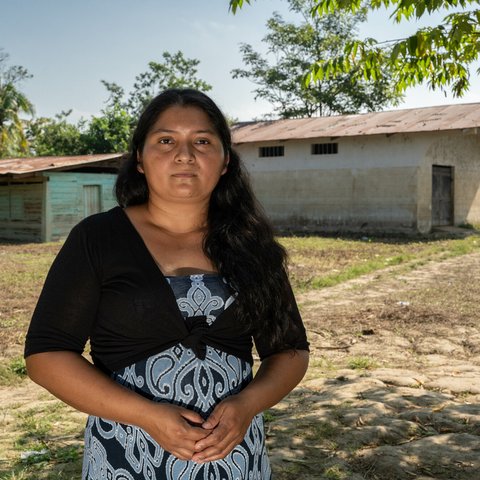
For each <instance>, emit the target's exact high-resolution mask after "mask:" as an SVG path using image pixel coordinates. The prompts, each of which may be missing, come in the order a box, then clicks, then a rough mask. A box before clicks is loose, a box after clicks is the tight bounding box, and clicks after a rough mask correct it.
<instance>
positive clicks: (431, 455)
mask: <svg viewBox="0 0 480 480" xmlns="http://www.w3.org/2000/svg"><path fill="white" fill-rule="evenodd" d="M479 298H480V254H478V253H475V254H470V255H465V256H461V257H456V258H453V259H449V260H445V261H442V262H434V263H428V264H426V265H424V266H421V267H419V268H415V269H412V270H409V269H408V267H405V266H403V267H402V268H397V267H395V268H392V269H388V270H386V271H382V272H380V273H376V274H373V275H369V276H364V277H361V278H359V279H356V280H352V281H350V282H347V283H343V284H341V285H339V286H336V287H332V288H327V289H324V290H320V291H310V292H307V293H305V294H303V295H300V296H299V297H298V300H299V303H300V305H301V310H302V313H303V317H304V320H305V322H306V325H307V329H308V331H309V335H310V341H311V347H312V358H311V367H310V369H309V372H308V374H307V378H306V379H305V380H304V381H303V382H302V384H301V386H300V387H299V388H298V389H297V390H296V391H295V392H294V393H293V394H291V395H290V396H289V397H288V398H287V399H286V400H284V401H283V402H282V403H281V404H280V405H279V406H278V407H276V408H275V409H273V410H272V411H271V412H270V415H268V416H267V420H269V421H268V422H267V425H268V436H269V439H268V441H269V446H270V451H271V454H272V456H273V459H274V463H275V470H276V472H277V478H280V479H294V478H302V479H306V480H307V479H314V478H315V479H319V478H325V479H351V480H361V479H378V480H404V479H405V480H407V479H419V480H427V479H445V480H447V479H448V480H454V479H458V480H467V479H468V480H478V479H480V319H479V318H478V300H479Z"/></svg>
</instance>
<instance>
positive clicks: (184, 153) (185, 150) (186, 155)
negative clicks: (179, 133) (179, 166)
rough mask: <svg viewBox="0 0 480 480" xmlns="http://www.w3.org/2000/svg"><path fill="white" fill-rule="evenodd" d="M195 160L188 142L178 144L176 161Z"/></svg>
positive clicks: (188, 161)
mask: <svg viewBox="0 0 480 480" xmlns="http://www.w3.org/2000/svg"><path fill="white" fill-rule="evenodd" d="M194 160H195V155H194V153H193V148H192V146H191V145H189V144H188V143H186V142H185V143H181V144H179V145H178V149H177V154H176V156H175V161H176V162H187V163H191V162H193V161H194Z"/></svg>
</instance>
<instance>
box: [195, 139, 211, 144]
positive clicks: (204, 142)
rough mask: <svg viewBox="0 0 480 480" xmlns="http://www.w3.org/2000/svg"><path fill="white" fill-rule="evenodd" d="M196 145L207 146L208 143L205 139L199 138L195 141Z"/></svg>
mask: <svg viewBox="0 0 480 480" xmlns="http://www.w3.org/2000/svg"><path fill="white" fill-rule="evenodd" d="M197 143H199V144H200V145H208V144H209V143H210V142H209V141H208V140H207V139H206V138H200V139H199V140H197Z"/></svg>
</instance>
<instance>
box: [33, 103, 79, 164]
mask: <svg viewBox="0 0 480 480" xmlns="http://www.w3.org/2000/svg"><path fill="white" fill-rule="evenodd" d="M70 113H71V110H69V111H67V112H61V113H59V114H57V115H55V118H46V117H40V118H36V119H34V120H32V121H30V122H29V123H28V129H27V136H28V139H29V143H30V154H31V155H37V156H49V155H53V156H55V155H80V154H82V153H84V145H83V143H84V142H83V138H82V137H83V133H82V130H83V127H84V124H85V122H84V121H80V122H79V123H78V124H76V125H75V124H72V123H69V122H68V121H67V118H68V116H69V115H70Z"/></svg>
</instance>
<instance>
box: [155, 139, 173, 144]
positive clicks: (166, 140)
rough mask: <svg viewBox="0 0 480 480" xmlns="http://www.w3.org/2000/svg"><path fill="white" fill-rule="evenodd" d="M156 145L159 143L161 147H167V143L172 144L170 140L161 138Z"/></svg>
mask: <svg viewBox="0 0 480 480" xmlns="http://www.w3.org/2000/svg"><path fill="white" fill-rule="evenodd" d="M158 143H161V144H163V145H168V144H169V143H172V139H171V138H161V139H160V140H159V141H158Z"/></svg>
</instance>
